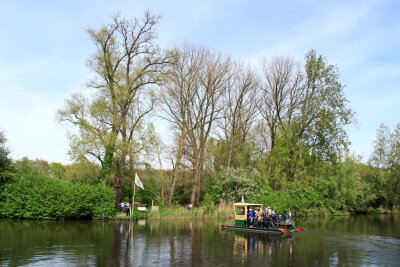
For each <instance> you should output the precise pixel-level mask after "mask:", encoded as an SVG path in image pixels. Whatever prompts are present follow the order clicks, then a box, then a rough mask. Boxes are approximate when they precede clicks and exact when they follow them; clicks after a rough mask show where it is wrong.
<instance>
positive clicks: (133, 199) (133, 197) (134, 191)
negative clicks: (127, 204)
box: [131, 181, 136, 218]
mask: <svg viewBox="0 0 400 267" xmlns="http://www.w3.org/2000/svg"><path fill="white" fill-rule="evenodd" d="M135 189H136V183H135V181H133V195H132V206H131V218H132V214H133V209H134V208H135V193H136V190H135Z"/></svg>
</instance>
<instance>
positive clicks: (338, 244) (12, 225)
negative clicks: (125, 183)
mask: <svg viewBox="0 0 400 267" xmlns="http://www.w3.org/2000/svg"><path fill="white" fill-rule="evenodd" d="M220 223H221V222H217V221H190V220H180V221H172V220H164V221H147V222H145V221H139V222H131V223H129V222H119V221H109V222H105V223H102V222H101V221H78V222H77V221H64V222H56V221H50V222H49V221H10V220H0V266H20V265H26V266H94V265H98V266H400V225H399V223H400V216H399V215H373V216H372V215H369V216H361V215H358V216H350V217H333V218H332V217H329V218H307V219H301V220H298V224H299V225H300V226H302V227H304V228H306V229H307V231H306V232H304V233H295V234H292V235H289V236H281V235H265V234H264V235H260V234H248V233H247V234H243V233H235V232H226V231H223V230H220V227H219V224H220Z"/></svg>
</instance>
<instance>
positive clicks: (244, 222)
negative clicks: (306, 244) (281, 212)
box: [221, 203, 304, 234]
mask: <svg viewBox="0 0 400 267" xmlns="http://www.w3.org/2000/svg"><path fill="white" fill-rule="evenodd" d="M233 206H234V208H235V224H234V225H233V224H223V225H221V228H222V229H224V230H231V231H242V232H253V233H271V234H289V233H291V232H304V229H303V228H301V227H295V225H294V222H293V221H292V219H291V216H290V218H283V217H282V216H276V218H272V217H269V216H262V219H261V220H257V217H255V218H254V217H253V219H252V218H251V216H249V212H254V211H255V210H257V213H258V212H264V213H266V210H264V205H263V204H255V203H234V204H233Z"/></svg>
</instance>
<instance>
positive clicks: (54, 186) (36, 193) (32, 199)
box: [0, 164, 114, 219]
mask: <svg viewBox="0 0 400 267" xmlns="http://www.w3.org/2000/svg"><path fill="white" fill-rule="evenodd" d="M0 200H1V202H0V216H2V217H7V218H26V219H83V218H101V217H102V216H103V212H104V215H105V216H106V217H112V216H113V215H114V204H113V203H114V193H113V191H112V189H111V188H109V187H106V186H102V185H89V184H83V183H79V184H77V183H71V182H68V181H60V180H58V179H54V178H50V177H47V176H45V175H43V174H41V173H39V172H38V171H37V170H35V169H33V168H32V167H30V166H29V165H27V164H25V165H24V164H22V166H20V168H19V169H18V171H17V174H16V177H15V181H13V182H12V183H8V184H6V185H5V186H4V188H3V191H2V192H1V193H0Z"/></svg>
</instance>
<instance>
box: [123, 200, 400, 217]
mask: <svg viewBox="0 0 400 267" xmlns="http://www.w3.org/2000/svg"><path fill="white" fill-rule="evenodd" d="M234 213H235V211H234V208H233V206H232V205H226V204H225V205H220V206H213V207H198V208H193V209H191V210H189V209H187V208H185V207H173V208H160V209H159V211H148V212H139V211H135V212H134V213H133V215H132V219H135V220H137V219H150V220H164V219H165V220H170V219H208V218H213V219H232V218H233V217H234ZM398 213H399V212H398V211H397V210H395V211H390V210H387V209H383V208H376V209H373V208H370V209H368V210H367V211H364V212H354V211H334V212H330V211H329V210H327V209H321V208H319V209H310V210H307V211H305V212H301V213H294V216H295V217H329V216H349V215H354V214H398ZM130 218H131V217H130V216H129V215H126V214H125V213H117V214H116V216H115V219H116V220H129V219H130Z"/></svg>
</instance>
